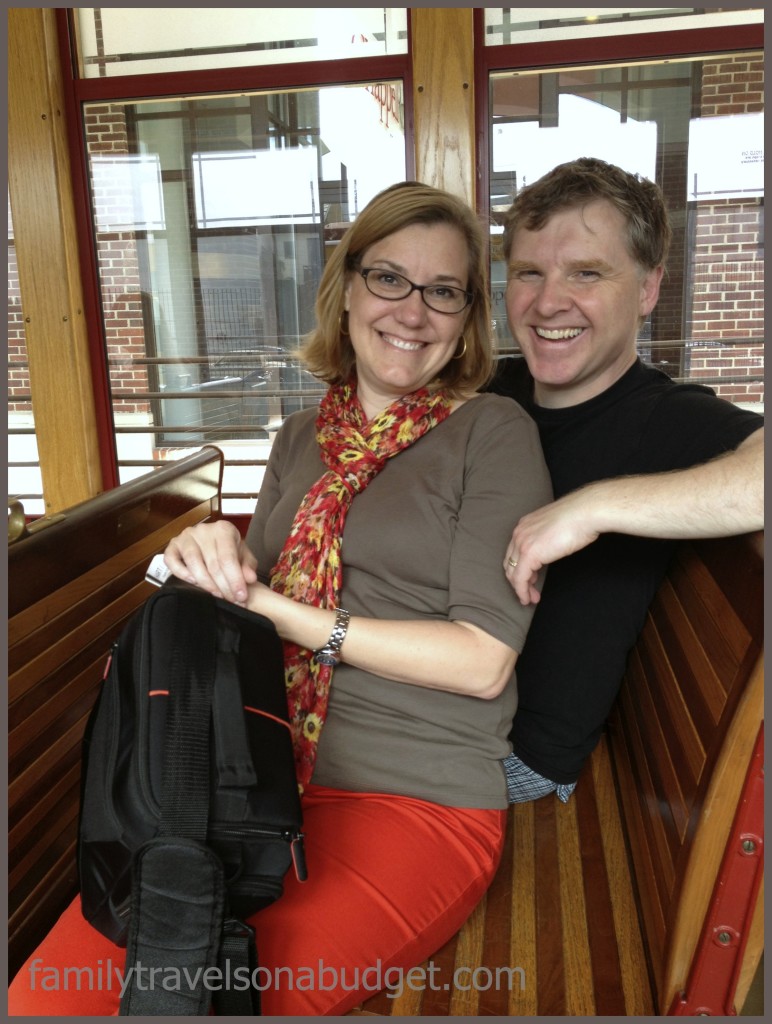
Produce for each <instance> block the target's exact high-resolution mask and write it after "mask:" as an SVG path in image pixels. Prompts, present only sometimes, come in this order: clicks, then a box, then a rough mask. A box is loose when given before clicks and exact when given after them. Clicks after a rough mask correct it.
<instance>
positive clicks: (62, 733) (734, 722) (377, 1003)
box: [9, 451, 763, 1016]
mask: <svg viewBox="0 0 772 1024" xmlns="http://www.w3.org/2000/svg"><path fill="white" fill-rule="evenodd" d="M199 460H200V461H199ZM220 471H221V467H220V463H219V460H218V459H217V458H213V457H212V454H211V452H210V454H209V455H207V454H206V451H204V452H203V453H202V454H201V455H200V456H193V457H192V458H191V459H190V460H185V462H183V463H179V464H176V465H175V466H173V467H170V468H169V469H164V470H162V471H160V472H158V473H157V475H156V476H155V477H152V478H146V479H144V480H143V481H137V482H136V483H135V484H130V485H125V486H124V488H119V489H117V491H116V492H111V493H110V494H107V495H104V496H102V497H100V498H98V499H95V503H94V504H92V503H86V504H87V505H88V506H89V507H88V508H87V509H83V510H82V512H83V515H82V518H81V519H80V525H77V520H76V519H75V514H76V511H77V510H72V512H71V514H68V517H66V519H65V521H64V523H60V524H56V525H53V526H51V527H49V528H48V530H45V531H41V532H40V533H39V534H38V535H37V536H35V537H34V538H31V539H30V540H31V541H32V542H33V543H30V541H26V540H25V541H22V542H20V544H19V545H16V546H14V547H15V548H17V549H18V552H19V553H18V554H17V553H16V552H15V551H14V549H13V548H12V549H11V551H10V552H9V561H10V583H11V591H12V594H11V607H10V624H9V634H10V647H11V651H10V661H11V676H10V698H11V711H10V727H11V736H10V759H11V796H10V807H9V814H10V829H11V831H10V844H9V849H10V862H11V863H10V870H11V880H10V884H11V897H10V910H11V928H10V944H9V947H10V948H9V952H10V970H11V972H12V973H13V972H14V971H15V969H16V968H17V967H18V965H19V964H20V962H21V961H22V960H23V959H24V957H25V956H26V955H28V953H29V952H30V951H31V949H32V948H34V946H35V944H36V943H37V942H38V941H39V940H40V939H41V938H42V937H43V935H44V934H45V932H46V931H47V930H48V928H49V927H50V925H51V923H52V922H53V920H54V919H55V917H56V916H57V914H58V913H59V911H60V910H61V909H62V908H63V907H64V906H65V905H66V904H67V902H68V901H69V900H70V899H71V897H72V895H73V893H74V891H75V857H74V850H75V836H76V827H77V821H76V816H77V803H78V764H79V758H80V736H81V733H82V729H83V725H84V723H85V719H86V716H87V714H88V711H89V709H90V707H91V704H92V702H93V699H94V696H95V693H96V689H97V687H98V682H99V678H100V677H101V673H102V668H103V665H104V657H105V653H106V651H107V648H108V646H109V643H110V640H111V639H112V638H113V637H114V636H115V635H117V633H118V631H119V629H120V627H121V625H122V624H123V622H125V620H126V619H127V617H128V616H129V615H130V614H131V611H133V609H134V608H136V607H137V606H138V604H139V603H140V602H141V601H142V600H143V599H144V598H145V597H146V596H147V593H148V592H149V590H148V587H147V585H145V584H144V583H143V582H142V578H143V574H144V570H145V567H146V565H147V562H148V560H149V558H150V556H151V555H152V554H153V553H154V552H156V551H158V550H161V549H162V548H163V547H164V546H165V543H166V540H167V539H168V537H170V536H172V535H173V534H175V533H176V532H179V530H180V529H182V527H183V526H184V525H186V524H187V523H188V522H196V521H198V520H200V519H203V518H206V517H207V516H209V515H212V514H215V513H216V511H217V508H218V499H217V495H216V493H215V492H216V490H217V486H218V483H219V480H218V474H219V472H220ZM177 474H179V475H177ZM95 509H96V510H97V511H98V512H99V513H100V514H99V515H94V514H93V513H94V510H95ZM68 523H69V524H70V525H69V527H68V526H67V524H68ZM73 524H76V525H75V527H73ZM97 524H98V525H97ZM62 528H65V529H67V530H68V531H69V532H67V533H66V534H65V533H61V534H58V533H57V531H59V530H60V529H62ZM59 536H61V537H62V538H63V540H62V542H61V543H60V542H58V541H57V540H56V538H57V537H59ZM84 537H85V538H86V539H87V541H88V543H87V544H84V540H83V539H84ZM100 538H102V539H100ZM44 541H45V546H44ZM25 545H26V551H27V552H29V553H28V554H27V555H26V556H25V555H24V552H25ZM84 549H87V550H88V551H89V552H90V553H89V554H88V555H87V554H85V553H84ZM28 565H29V566H32V567H33V568H32V570H27V568H26V567H27V566H28ZM65 565H67V566H69V568H68V569H67V570H66V571H65V569H64V566H65ZM30 571H31V572H33V573H34V575H35V579H34V580H30V578H29V577H30ZM17 581H19V582H18V585H17ZM762 585H763V556H762V537H761V535H751V536H747V537H738V538H730V539H727V540H721V541H705V542H701V543H699V544H684V545H681V546H680V547H679V549H678V553H677V557H676V559H675V560H674V563H673V565H672V567H671V570H670V572H669V574H668V577H667V579H666V581H665V582H664V583H663V586H662V587H661V588H660V591H659V593H658V595H657V597H656V599H655V601H654V603H653V605H652V608H651V612H650V615H649V617H648V621H647V624H646V627H645V629H644V631H643V634H642V636H641V638H640V640H639V642H638V644H637V646H636V648H635V650H634V652H633V653H632V655H631V657H630V660H629V666H628V671H627V675H626V678H625V681H624V684H623V688H622V692H621V695H620V699H619V701H618V702H617V706H616V708H615V711H614V714H613V717H612V720H611V722H610V723H609V727H608V729H607V731H606V733H605V735H604V737H603V739H602V741H601V743H600V744H599V745H598V747H597V749H596V751H595V752H594V753H593V755H592V757H591V758H590V760H589V762H588V764H587V766H586V768H585V771H584V773H583V776H582V779H581V782H580V785H579V786H578V788H577V791H576V794H575V796H574V797H573V798H572V799H571V800H570V801H569V803H568V804H567V805H563V804H561V803H560V802H559V801H558V800H556V799H555V798H554V797H546V798H544V799H542V800H539V801H536V802H535V803H532V804H526V805H520V806H516V807H513V808H511V810H510V814H509V827H508V831H507V840H506V847H505V851H504V855H503V858H502V863H501V867H500V870H499V872H498V874H497V876H496V878H495V879H494V882H493V884H492V886H491V888H490V890H489V892H488V893H487V895H486V897H485V899H484V900H483V901H482V902H481V904H480V905H479V906H478V907H477V909H476V910H475V912H474V913H473V914H472V916H471V917H470V919H469V921H468V922H467V923H466V924H465V925H464V927H463V928H462V929H461V931H460V932H459V933H458V934H457V935H456V936H454V937H453V939H452V940H451V941H450V942H448V943H447V944H446V945H445V946H444V947H443V949H441V950H438V951H437V952H436V953H435V954H434V955H433V956H432V957H431V958H430V962H427V964H425V965H422V966H421V967H419V969H418V973H414V974H413V975H411V976H408V977H407V978H406V979H405V984H404V985H403V988H402V991H401V992H400V993H399V994H398V995H397V996H396V997H395V998H392V995H393V993H387V992H381V993H378V994H375V995H373V996H371V997H370V998H369V999H367V1000H366V1001H365V1002H363V1003H362V1004H361V1005H360V1006H359V1007H358V1008H357V1009H356V1010H354V1011H352V1013H353V1014H355V1015H396V1016H413V1015H428V1016H447V1015H459V1016H476V1015H484V1016H487V1015H514V1016H529V1015H539V1016H550V1015H570V1016H605V1015H612V1014H613V1015H616V1014H619V1015H629V1016H646V1015H650V1014H655V1013H659V1014H668V1013H672V1014H689V1015H692V1014H697V1013H701V1012H702V1013H709V1014H712V1015H716V1014H718V1015H725V1014H730V1013H731V1012H732V1007H733V1006H734V1005H736V1006H738V1007H741V1006H742V1004H743V1001H744V998H745V994H746V992H747V991H748V987H749V985H750V982H751V979H752V977H753V975H754V973H755V968H756V966H757V964H758V962H759V958H760V956H761V953H762V950H763V928H762V917H761V905H762V900H761V899H760V886H761V879H762V851H763V808H762V803H761V788H762V785H763V769H762V760H763V751H762V735H763V734H762V728H763V696H762V688H763V672H762V654H763V615H762ZM19 595H23V596H19ZM421 970H423V974H421V973H420V971H421Z"/></svg>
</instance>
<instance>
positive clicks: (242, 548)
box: [164, 520, 257, 605]
mask: <svg viewBox="0 0 772 1024" xmlns="http://www.w3.org/2000/svg"><path fill="white" fill-rule="evenodd" d="M164 561H165V562H166V564H167V565H168V566H169V568H170V569H171V571H172V572H173V573H174V575H175V576H178V577H179V578H180V579H181V580H186V581H187V582H188V583H194V584H195V585H196V586H198V587H201V588H202V589H203V590H206V591H208V592H209V593H210V594H214V596H215V597H223V598H225V600H226V601H233V602H234V603H235V604H240V605H245V604H246V602H247V597H248V592H249V586H250V584H253V583H256V582H257V559H256V558H255V556H254V555H253V554H252V552H251V551H250V550H249V548H248V547H247V545H246V544H245V543H244V541H243V540H242V538H241V534H240V533H239V531H238V530H237V529H236V527H235V526H234V525H233V523H229V522H226V521H225V520H220V521H218V522H216V523H199V524H198V525H197V526H189V527H188V528H187V529H186V530H183V531H182V533H181V534H179V536H177V537H175V538H174V539H173V540H171V541H170V542H169V544H168V546H167V548H166V550H165V551H164Z"/></svg>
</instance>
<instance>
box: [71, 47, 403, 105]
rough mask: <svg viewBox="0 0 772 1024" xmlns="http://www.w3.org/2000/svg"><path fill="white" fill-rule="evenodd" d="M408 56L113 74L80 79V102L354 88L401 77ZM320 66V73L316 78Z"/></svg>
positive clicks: (78, 86)
mask: <svg viewBox="0 0 772 1024" xmlns="http://www.w3.org/2000/svg"><path fill="white" fill-rule="evenodd" d="M409 62H410V55H409V53H407V54H397V55H392V56H385V57H370V58H366V59H365V58H361V57H358V58H345V59H342V60H329V61H324V62H323V63H322V64H320V63H319V62H317V61H305V62H304V61H301V62H299V63H298V64H271V65H268V66H263V67H236V68H216V69H214V70H209V71H169V72H162V73H159V74H155V75H115V76H113V77H108V78H81V79H79V80H78V83H77V93H78V99H79V100H80V101H81V102H92V103H93V102H96V101H99V100H103V99H104V100H106V99H110V100H118V101H120V100H130V99H148V98H151V97H162V96H196V95H207V94H209V93H221V92H222V93H225V92H247V91H249V92H251V91H252V90H270V91H272V92H277V91H280V90H282V89H293V88H308V87H309V86H315V87H316V86H330V85H356V83H357V82H372V81H373V80H379V81H382V80H386V79H390V78H404V77H405V75H406V72H407V68H408V65H409ZM320 67H322V68H323V73H322V74H320Z"/></svg>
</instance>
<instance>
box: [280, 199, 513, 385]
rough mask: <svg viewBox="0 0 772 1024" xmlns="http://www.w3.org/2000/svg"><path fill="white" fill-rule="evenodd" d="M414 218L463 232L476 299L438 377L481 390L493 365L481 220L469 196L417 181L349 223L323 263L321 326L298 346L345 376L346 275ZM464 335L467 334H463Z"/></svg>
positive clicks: (323, 374)
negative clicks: (466, 199)
mask: <svg viewBox="0 0 772 1024" xmlns="http://www.w3.org/2000/svg"><path fill="white" fill-rule="evenodd" d="M412 224H429V225H431V224H449V225H451V227H454V228H456V229H457V230H458V231H459V232H460V233H461V234H462V235H463V237H464V240H465V241H466V245H467V252H468V254H469V280H468V282H467V286H466V288H467V291H469V292H470V293H471V296H472V301H471V304H470V306H469V307H468V311H467V319H466V325H465V327H464V331H463V334H462V336H461V339H459V341H460V345H459V347H460V348H461V352H460V353H459V355H457V356H455V357H454V358H452V359H451V360H450V361H449V362H448V363H447V364H446V365H445V366H444V367H443V368H442V370H441V371H440V373H439V375H438V378H437V380H438V382H439V383H440V384H442V385H443V386H444V387H446V388H447V389H448V390H449V391H450V393H451V394H452V395H454V396H455V397H458V396H460V395H462V394H468V393H470V392H474V391H477V390H479V388H480V387H482V385H483V384H485V383H487V381H488V380H489V378H490V376H491V373H492V369H493V351H492V346H491V321H490V300H489V297H488V288H487V278H486V265H485V247H484V244H483V234H482V228H481V225H480V221H479V220H478V218H477V216H476V215H475V213H474V212H473V211H472V210H471V208H470V207H469V206H467V204H466V203H465V202H464V201H463V200H461V199H459V198H457V197H456V196H454V195H451V194H450V193H449V192H444V191H442V190H441V189H437V188H433V187H432V186H430V185H424V184H422V183H421V182H417V181H405V182H400V183H399V184H397V185H392V186H390V187H389V188H387V189H385V190H384V191H383V192H379V193H378V195H377V196H375V198H374V199H371V200H370V202H369V203H368V204H367V206H366V207H365V208H364V210H362V212H361V213H360V214H359V215H358V217H357V219H356V220H355V221H354V222H353V223H352V224H351V226H350V227H349V228H348V230H347V231H346V233H345V234H344V235H343V238H342V239H341V240H340V242H339V243H338V245H337V246H336V248H335V251H334V252H333V254H332V256H331V257H330V259H329V261H328V263H327V266H326V267H325V268H324V273H323V274H322V280H321V282H320V284H319V291H318V293H317V296H316V327H315V329H314V330H313V331H311V332H310V334H309V335H308V336H307V337H306V339H305V341H304V343H303V346H302V348H301V351H300V355H301V356H302V358H303V359H304V361H305V363H306V365H307V367H308V369H309V370H310V372H311V373H313V374H315V375H316V376H317V377H320V378H321V379H322V380H324V381H326V382H327V383H328V384H341V383H344V382H345V381H347V380H348V378H349V377H350V375H351V372H352V370H353V369H354V368H355V363H356V357H355V354H354V349H353V346H352V344H351V340H350V339H349V337H348V334H347V333H346V330H345V327H344V329H343V330H341V327H342V326H343V324H342V320H343V313H344V298H345V291H346V285H347V283H348V279H349V276H350V275H351V274H352V273H355V272H356V271H358V270H359V269H360V267H361V260H362V257H363V256H364V254H365V252H366V251H367V250H368V249H369V248H370V246H372V245H374V244H375V243H376V242H379V241H381V239H383V238H386V237H387V236H389V235H393V234H394V233H395V232H396V231H400V230H402V228H406V227H409V226H410V225H412ZM462 339H463V340H462Z"/></svg>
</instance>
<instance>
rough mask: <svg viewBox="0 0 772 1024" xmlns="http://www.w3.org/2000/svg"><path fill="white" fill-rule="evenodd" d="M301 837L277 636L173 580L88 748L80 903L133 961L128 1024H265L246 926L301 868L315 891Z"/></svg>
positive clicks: (92, 726)
mask: <svg viewBox="0 0 772 1024" xmlns="http://www.w3.org/2000/svg"><path fill="white" fill-rule="evenodd" d="M301 829H302V817H301V809H300V798H299V795H298V788H297V782H296V777H295V766H294V759H293V754H292V741H291V736H290V730H289V724H288V720H287V700H286V691H285V686H284V667H283V654H282V644H281V641H280V639H279V637H278V634H277V633H276V630H275V628H274V626H273V623H271V622H270V621H269V620H268V619H266V618H264V617H263V616H260V615H256V614H254V613H252V612H249V611H246V610H244V609H242V608H240V607H238V606H237V605H234V604H231V603H229V602H227V601H222V600H219V599H217V598H214V597H212V596H211V595H210V594H207V593H206V592H205V591H203V590H199V589H198V588H195V587H191V586H188V585H187V584H185V583H182V582H181V581H179V580H174V579H171V580H169V582H167V583H165V584H164V585H163V587H161V589H160V590H158V591H156V592H155V593H154V594H152V595H151V596H150V597H149V598H148V600H147V601H146V602H145V604H144V605H143V606H142V607H141V608H140V609H139V610H138V611H137V612H136V613H135V614H134V616H133V617H132V618H131V619H130V620H129V622H128V623H127V624H126V626H125V627H124V629H123V631H122V633H121V635H120V637H119V638H118V640H117V642H116V643H115V644H114V646H113V651H112V655H111V658H110V661H109V663H108V668H107V670H106V673H105V678H104V682H103V686H102V690H101V693H100V696H99V698H98V701H97V704H96V705H95V707H94V710H93V711H92V713H91V716H90V719H89V722H88V725H87V727H86V734H85V739H84V763H83V788H82V797H81V812H80V825H79V836H78V868H79V873H80V889H81V901H82V906H83V914H84V916H85V918H86V920H88V921H89V922H90V923H91V924H92V925H93V926H94V927H95V928H97V929H98V930H99V931H100V932H102V933H103V934H104V935H106V936H107V937H108V938H110V939H111V940H112V941H113V942H115V943H117V944H118V945H121V946H127V955H126V972H130V974H131V977H130V983H129V984H128V985H127V986H126V989H125V992H124V995H123V997H122V999H121V1010H120V1013H121V1015H122V1016H160V1015H164V1016H166V1015H170V1016H181V1015H185V1016H191V1015H194V1016H205V1015H207V1013H208V1012H209V1007H210V1004H211V1002H212V1000H213V1001H214V1008H215V1010H216V1012H218V1013H219V1014H226V1015H229V1016H234V1015H243V1014H246V1015H253V1014H255V1013H259V1012H260V1010H259V996H258V990H257V988H256V987H254V986H253V985H251V984H249V980H250V979H251V978H252V976H253V972H254V969H255V967H256V959H255V957H256V950H255V948H254V931H253V929H251V928H250V926H248V925H247V924H246V923H245V922H244V920H243V919H244V918H245V917H247V916H249V915H251V914H253V913H255V912H256V911H258V910H260V909H261V908H263V907H265V906H267V905H268V904H270V903H272V902H273V901H274V900H276V899H278V897H279V896H280V895H281V893H282V891H283V880H284V876H285V874H286V873H287V870H288V869H289V867H290V866H291V865H293V864H294V867H295V871H296V873H297V875H298V877H299V878H300V879H301V880H304V879H305V863H304V857H303V835H302V831H301ZM212 968H213V969H214V971H212V970H210V969H212ZM153 969H155V973H151V972H152V971H153ZM207 971H208V973H205V972H207ZM151 977H152V979H153V981H152V984H151V983H150V979H151Z"/></svg>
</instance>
